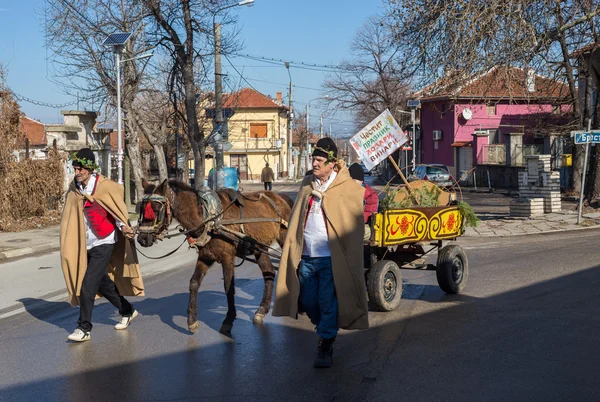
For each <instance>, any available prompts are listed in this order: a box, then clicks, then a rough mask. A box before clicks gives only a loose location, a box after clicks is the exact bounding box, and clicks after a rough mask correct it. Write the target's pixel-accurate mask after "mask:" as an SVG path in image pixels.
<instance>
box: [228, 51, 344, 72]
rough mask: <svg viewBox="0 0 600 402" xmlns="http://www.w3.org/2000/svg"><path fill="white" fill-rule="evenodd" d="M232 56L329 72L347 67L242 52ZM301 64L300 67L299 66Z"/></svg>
mask: <svg viewBox="0 0 600 402" xmlns="http://www.w3.org/2000/svg"><path fill="white" fill-rule="evenodd" d="M234 56H238V57H243V58H246V59H250V60H255V61H262V62H265V63H270V64H283V65H285V63H289V64H290V65H296V66H295V67H296V68H300V69H305V70H314V71H325V72H330V71H329V70H344V71H347V70H348V68H345V67H342V66H335V65H331V64H317V63H309V62H305V61H293V60H291V61H290V60H283V59H277V58H273V57H264V56H253V55H251V54H242V53H234ZM300 66H302V67H300ZM322 69H327V70H322Z"/></svg>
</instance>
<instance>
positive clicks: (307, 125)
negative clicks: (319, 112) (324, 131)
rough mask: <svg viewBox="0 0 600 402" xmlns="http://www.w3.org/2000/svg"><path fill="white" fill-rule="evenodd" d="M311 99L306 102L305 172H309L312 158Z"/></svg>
mask: <svg viewBox="0 0 600 402" xmlns="http://www.w3.org/2000/svg"><path fill="white" fill-rule="evenodd" d="M309 144H310V101H309V102H308V103H307V104H306V150H305V152H306V153H305V156H304V173H306V172H308V170H309V169H308V165H309V163H308V160H309V158H310V149H309V148H310V145H309Z"/></svg>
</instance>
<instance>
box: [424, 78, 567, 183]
mask: <svg viewBox="0 0 600 402" xmlns="http://www.w3.org/2000/svg"><path fill="white" fill-rule="evenodd" d="M459 81H460V83H458V82H459ZM417 95H418V96H419V97H420V100H421V111H420V112H421V113H420V114H421V138H420V141H419V143H418V144H417V149H418V151H417V152H418V153H419V156H420V161H419V162H420V163H424V164H429V163H441V164H444V165H447V166H448V167H449V169H450V171H451V173H453V174H454V175H456V176H460V175H461V174H463V173H464V172H466V171H469V170H470V169H471V168H472V167H473V166H474V165H480V164H498V165H502V164H506V165H518V164H519V163H520V160H517V158H522V156H523V150H524V149H525V147H528V146H535V145H536V144H537V145H538V148H539V149H541V147H542V146H543V142H544V139H543V136H544V134H545V130H544V129H543V127H544V123H546V122H547V121H548V120H549V119H555V118H559V117H560V115H561V114H562V113H564V112H567V111H569V106H566V105H564V104H563V103H564V97H565V96H566V95H567V87H566V86H565V85H564V84H562V83H560V82H558V81H556V80H552V79H548V78H545V77H541V76H539V75H535V74H534V73H533V71H531V70H530V72H526V71H525V70H523V69H520V68H508V69H500V68H492V69H490V70H489V71H487V72H485V73H483V74H481V75H478V76H475V77H471V78H470V79H463V80H457V79H456V77H452V76H450V75H448V76H446V77H444V78H443V79H441V80H439V81H437V82H435V83H434V84H432V85H430V86H428V87H426V88H425V89H423V90H421V91H420V92H418V93H417ZM525 134H531V135H525ZM533 153H535V152H533ZM519 155H520V157H519ZM511 157H512V161H511Z"/></svg>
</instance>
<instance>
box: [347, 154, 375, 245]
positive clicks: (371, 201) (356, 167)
mask: <svg viewBox="0 0 600 402" xmlns="http://www.w3.org/2000/svg"><path fill="white" fill-rule="evenodd" d="M348 170H349V171H350V176H351V177H352V178H353V179H354V181H355V182H356V183H357V184H360V185H361V186H363V187H364V188H365V197H364V200H363V206H364V211H363V214H364V221H365V238H364V240H365V241H367V240H369V239H370V238H371V226H370V225H369V219H370V218H371V215H373V214H374V213H376V212H377V210H378V209H379V197H378V196H377V193H376V192H375V190H373V189H372V188H371V186H369V185H368V184H367V183H365V171H364V170H363V168H362V166H360V164H358V163H353V164H352V165H350V167H349V168H348Z"/></svg>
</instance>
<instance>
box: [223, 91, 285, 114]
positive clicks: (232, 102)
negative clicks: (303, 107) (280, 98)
mask: <svg viewBox="0 0 600 402" xmlns="http://www.w3.org/2000/svg"><path fill="white" fill-rule="evenodd" d="M223 107H224V108H231V109H244V108H245V109H263V108H264V109H266V108H274V109H275V108H276V109H282V108H284V109H287V107H286V106H285V105H284V104H283V103H278V102H277V101H276V100H273V99H271V98H269V97H268V96H266V95H263V94H261V93H260V92H258V91H256V90H254V89H252V88H242V89H241V90H239V91H237V92H234V93H231V94H225V95H223Z"/></svg>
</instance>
